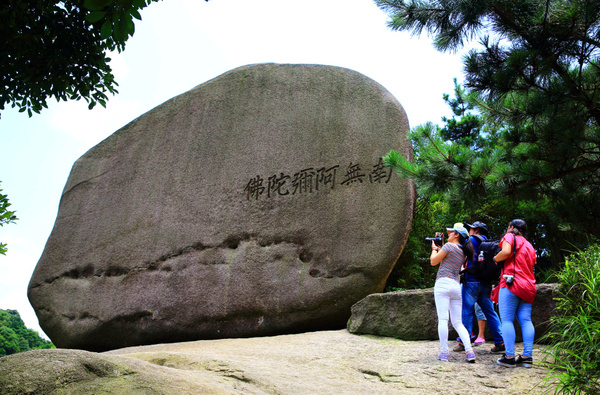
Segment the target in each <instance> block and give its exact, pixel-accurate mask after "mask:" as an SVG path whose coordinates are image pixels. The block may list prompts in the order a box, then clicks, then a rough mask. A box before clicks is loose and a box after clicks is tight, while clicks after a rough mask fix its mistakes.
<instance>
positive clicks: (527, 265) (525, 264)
mask: <svg viewBox="0 0 600 395" xmlns="http://www.w3.org/2000/svg"><path fill="white" fill-rule="evenodd" d="M504 241H507V242H508V243H509V244H510V245H511V250H510V251H511V254H510V257H508V258H507V259H506V261H504V268H503V269H502V275H504V274H510V275H513V276H515V278H514V280H513V284H512V285H506V279H505V278H504V277H500V287H501V288H508V289H509V290H510V291H511V292H512V293H513V294H515V295H516V296H518V297H519V298H521V299H523V300H524V301H526V302H527V303H533V299H534V298H535V294H536V291H537V290H536V286H535V275H534V273H533V266H534V265H535V264H536V262H537V258H536V255H535V250H534V249H533V246H532V245H531V243H530V242H528V241H527V240H526V239H525V238H524V237H523V236H515V235H514V234H513V233H507V234H505V235H504V237H503V238H502V240H500V248H502V243H503V242H504ZM515 241H516V243H517V255H516V259H515V256H514V254H513V251H514V243H515ZM515 260H516V265H515V262H514V261H515Z"/></svg>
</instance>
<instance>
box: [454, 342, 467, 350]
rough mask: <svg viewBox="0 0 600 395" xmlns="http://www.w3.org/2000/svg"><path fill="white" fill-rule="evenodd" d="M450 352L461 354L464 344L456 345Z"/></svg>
mask: <svg viewBox="0 0 600 395" xmlns="http://www.w3.org/2000/svg"><path fill="white" fill-rule="evenodd" d="M452 351H454V352H463V351H465V345H464V344H462V343H458V344H457V345H456V347H454V348H453V349H452Z"/></svg>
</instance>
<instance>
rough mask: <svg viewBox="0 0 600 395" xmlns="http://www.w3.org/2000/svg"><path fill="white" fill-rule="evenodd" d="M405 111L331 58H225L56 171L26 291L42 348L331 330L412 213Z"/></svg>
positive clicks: (384, 269) (392, 248) (379, 281)
mask: <svg viewBox="0 0 600 395" xmlns="http://www.w3.org/2000/svg"><path fill="white" fill-rule="evenodd" d="M407 129H408V123H407V118H406V115H405V113H404V110H403V109H402V107H401V106H400V104H399V103H398V102H397V100H396V99H395V98H394V97H393V96H392V95H391V94H390V93H389V92H388V91H387V90H385V89H384V88H383V87H382V86H381V85H379V84H377V83H376V82H375V81H373V80H371V79H369V78H367V77H365V76H363V75H362V74H359V73H357V72H354V71H351V70H348V69H342V68H338V67H331V66H317V65H277V64H260V65H251V66H245V67H241V68H238V69H235V70H232V71H230V72H228V73H225V74H223V75H221V76H219V77H217V78H215V79H214V80H211V81H209V82H206V83H204V84H202V85H200V86H198V87H196V88H194V89H192V90H191V91H189V92H187V93H184V94H182V95H180V96H177V97H175V98H173V99H171V100H170V101H168V102H166V103H164V104H162V105H161V106H159V107H157V108H155V109H153V110H152V111H149V112H148V113H146V114H144V115H142V116H141V117H139V118H138V119H136V120H134V121H133V122H131V123H130V124H128V125H126V126H125V127H123V128H122V129H120V130H118V131H117V132H115V133H114V134H113V135H111V136H110V137H108V138H107V139H106V140H104V141H103V142H101V143H100V144H98V145H97V146H96V147H94V148H92V149H91V150H90V151H88V152H87V153H86V154H85V155H84V156H82V157H81V158H80V159H78V160H77V162H76V163H75V164H74V166H73V169H72V172H71V174H70V176H69V179H68V181H67V184H66V186H65V188H64V191H63V194H62V198H61V202H60V207H59V212H58V216H57V219H56V223H55V225H54V228H53V230H52V233H51V235H50V237H49V239H48V242H47V244H46V247H45V249H44V252H43V254H42V257H41V258H40V261H39V262H38V265H37V267H36V269H35V271H34V273H33V276H32V278H31V281H30V284H29V290H28V295H29V299H30V301H31V304H32V305H33V307H34V309H35V311H36V313H37V315H38V318H39V321H40V325H41V327H42V328H43V330H44V332H45V333H46V334H47V335H48V336H49V337H50V338H51V339H52V341H53V342H54V344H56V345H57V346H58V347H65V348H80V349H86V350H93V351H102V350H107V349H114V348H119V347H125V346H129V345H140V344H154V343H159V342H174V341H187V340H195V339H206V338H221V337H245V336H257V335H270V334H280V333H290V332H300V331H305V330H317V329H332V328H343V327H344V326H345V324H346V321H347V319H348V317H349V316H350V307H351V306H352V304H354V303H355V302H357V301H358V300H360V299H362V298H363V297H365V296H366V295H368V294H370V293H373V292H380V291H381V290H382V289H383V287H384V284H385V281H386V278H387V276H388V274H389V272H390V271H391V268H392V266H393V264H394V262H395V259H396V258H397V256H398V255H399V254H400V252H401V250H402V248H403V246H404V244H405V241H406V238H407V236H408V231H409V229H410V223H411V220H412V211H413V205H414V186H413V184H412V183H411V182H410V181H408V180H402V179H400V178H399V177H396V176H395V175H392V174H391V170H390V169H388V168H383V167H382V164H381V157H382V155H384V154H385V153H387V152H388V151H389V150H390V149H392V148H394V149H397V150H399V151H400V152H401V153H402V154H403V155H404V156H406V157H411V155H412V149H411V147H410V144H409V142H408V140H407V135H406V131H407Z"/></svg>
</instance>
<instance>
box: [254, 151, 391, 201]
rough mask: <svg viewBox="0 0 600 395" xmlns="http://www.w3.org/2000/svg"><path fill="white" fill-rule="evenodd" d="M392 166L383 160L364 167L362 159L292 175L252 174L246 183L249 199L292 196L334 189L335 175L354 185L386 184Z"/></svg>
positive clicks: (341, 183)
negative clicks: (344, 164)
mask: <svg viewBox="0 0 600 395" xmlns="http://www.w3.org/2000/svg"><path fill="white" fill-rule="evenodd" d="M391 175H392V169H386V168H385V167H384V166H383V161H382V159H381V158H379V161H378V162H377V163H376V164H375V165H372V166H371V167H366V168H363V167H362V166H361V165H360V163H353V162H350V164H349V165H348V166H347V167H345V168H341V166H340V165H335V166H331V167H320V168H315V167H308V168H306V169H302V170H300V171H298V172H297V173H294V174H293V175H289V174H285V173H283V172H279V174H277V173H275V174H273V175H272V176H270V177H267V178H266V179H265V178H264V177H262V176H260V175H257V176H256V177H253V178H251V179H250V180H249V181H248V182H247V183H246V185H245V186H244V193H245V195H246V199H247V200H250V199H257V200H258V199H259V198H260V197H261V196H262V197H266V198H273V197H276V196H293V195H300V194H307V193H313V192H317V191H319V190H323V189H327V188H329V189H334V188H335V186H336V185H337V184H336V177H337V180H338V181H339V185H343V186H351V185H359V184H363V183H366V184H387V183H389V182H390V178H391Z"/></svg>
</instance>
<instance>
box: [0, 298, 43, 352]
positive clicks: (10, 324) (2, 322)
mask: <svg viewBox="0 0 600 395" xmlns="http://www.w3.org/2000/svg"><path fill="white" fill-rule="evenodd" d="M45 348H54V345H53V344H52V342H50V341H48V340H45V339H43V338H41V337H40V335H39V334H38V333H37V332H36V331H34V330H32V329H27V328H26V327H25V324H24V323H23V320H21V316H20V315H19V313H18V312H17V311H16V310H0V357H2V356H4V355H10V354H15V353H18V352H23V351H29V350H36V349H45Z"/></svg>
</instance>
